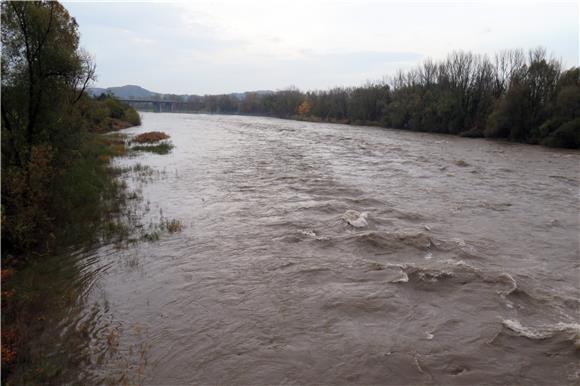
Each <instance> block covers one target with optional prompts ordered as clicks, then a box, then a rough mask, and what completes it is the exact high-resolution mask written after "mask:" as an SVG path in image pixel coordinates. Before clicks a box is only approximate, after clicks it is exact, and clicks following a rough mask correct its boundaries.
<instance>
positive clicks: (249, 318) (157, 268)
mask: <svg viewBox="0 0 580 386" xmlns="http://www.w3.org/2000/svg"><path fill="white" fill-rule="evenodd" d="M151 130H159V131H165V132H167V133H168V134H170V135H171V139H172V141H173V143H174V144H175V145H176V147H175V149H174V150H173V152H172V153H171V154H169V155H156V154H142V155H140V156H137V157H133V158H129V159H124V160H121V161H120V164H122V165H125V166H134V165H136V164H137V163H140V164H142V165H147V166H149V167H151V168H153V170H155V171H156V173H155V174H154V175H152V176H151V178H149V180H148V181H144V180H143V179H135V178H130V177H125V178H126V181H127V183H128V185H129V188H130V189H135V190H138V191H139V192H141V194H142V196H143V200H142V201H141V202H140V203H139V204H138V205H136V209H135V215H136V216H138V217H140V218H141V219H142V222H143V224H145V225H144V226H145V227H147V226H148V224H150V223H155V222H158V221H160V219H161V218H166V219H178V220H180V221H181V222H182V223H183V224H184V225H185V228H184V229H183V231H181V232H177V233H173V234H170V233H167V232H165V233H162V234H161V236H160V239H159V240H158V241H155V242H139V243H136V244H133V245H130V246H129V247H128V248H121V249H119V248H116V247H115V246H113V245H103V246H101V247H99V248H95V249H93V250H90V251H84V252H79V258H78V261H79V264H80V266H81V268H82V278H81V279H82V282H83V283H85V286H84V289H85V290H84V291H83V293H82V294H81V295H80V296H82V297H83V302H82V304H83V306H82V307H80V310H79V311H78V313H75V314H72V313H71V316H70V318H69V319H70V320H67V321H63V322H62V323H61V326H62V328H63V329H67V328H68V329H75V328H77V329H78V328H80V327H79V326H82V328H84V329H86V330H87V331H88V332H87V333H86V334H85V335H86V336H88V337H89V339H88V340H89V343H88V345H87V346H86V347H85V350H86V352H87V353H88V360H85V361H84V362H83V363H82V364H81V365H80V366H79V368H78V369H75V370H74V371H77V372H78V374H77V376H76V377H77V379H79V380H83V382H89V383H91V382H94V383H101V382H111V383H114V382H118V381H123V382H124V381H128V382H130V383H141V384H150V385H157V384H171V385H180V384H237V385H265V384H284V385H294V384H296V385H312V384H329V385H330V384H365V385H379V384H381V385H382V384H384V385H403V384H415V385H418V384H445V385H450V384H463V385H467V384H491V385H495V384H497V385H504V384H558V385H564V384H577V383H578V382H579V379H580V370H579V367H578V359H579V358H580V355H579V351H578V350H579V347H580V325H579V324H578V323H580V317H579V312H580V300H579V299H580V297H579V295H580V293H579V292H580V289H579V280H580V276H579V275H580V261H579V259H580V257H579V217H578V216H579V213H580V212H579V209H580V208H579V206H580V205H579V202H580V191H579V162H580V154H579V153H578V152H575V151H566V150H554V149H547V148H542V147H538V146H529V145H515V144H509V143H498V142H491V141H485V140H472V139H463V138H456V137H451V136H439V135H433V134H421V133H411V132H404V131H396V130H387V129H381V128H371V127H356V126H345V125H334V124H320V123H306V122H298V121H287V120H279V119H270V118H256V117H240V116H210V115H186V114H161V113H159V114H154V113H144V114H143V125H142V126H141V127H138V128H133V129H129V130H126V132H127V133H141V132H145V131H151ZM348 210H354V211H357V212H360V213H363V212H364V213H366V214H367V223H368V225H367V226H364V227H360V228H356V227H352V226H351V225H348V224H347V223H346V222H345V221H344V219H343V217H342V216H343V214H344V213H345V212H346V211H348ZM87 283H88V284H87Z"/></svg>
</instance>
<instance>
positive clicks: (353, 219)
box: [341, 210, 369, 228]
mask: <svg viewBox="0 0 580 386" xmlns="http://www.w3.org/2000/svg"><path fill="white" fill-rule="evenodd" d="M367 217H368V214H367V212H358V211H356V210H347V211H346V212H345V213H344V214H343V215H342V217H341V218H342V219H343V220H344V221H346V222H347V223H348V224H349V225H351V226H353V227H355V228H364V227H366V226H368V225H369V223H368V222H367Z"/></svg>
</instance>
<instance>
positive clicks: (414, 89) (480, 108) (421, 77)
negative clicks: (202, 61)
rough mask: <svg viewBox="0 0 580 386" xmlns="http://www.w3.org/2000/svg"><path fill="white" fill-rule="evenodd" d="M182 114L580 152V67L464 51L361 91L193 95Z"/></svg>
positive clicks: (541, 52)
mask: <svg viewBox="0 0 580 386" xmlns="http://www.w3.org/2000/svg"><path fill="white" fill-rule="evenodd" d="M181 108H182V109H184V110H188V111H197V112H208V113H222V114H223V113H226V114H254V115H267V116H274V117H280V118H299V119H307V120H314V121H326V122H338V123H352V124H362V125H380V126H384V127H390V128H396V129H404V130H412V131H426V132H436V133H445V134H455V135H461V136H468V137H487V138H504V139H508V140H511V141H517V142H527V143H541V144H544V145H547V146H556V147H570V148H579V147H580V67H573V68H570V69H567V70H563V69H562V64H561V62H560V61H558V60H555V59H553V58H550V57H549V56H548V55H547V53H546V50H545V49H543V48H537V49H533V50H530V51H528V52H524V51H523V50H519V49H516V50H505V51H501V52H498V53H497V54H495V55H493V56H492V57H489V56H487V55H478V54H474V53H471V52H463V51H458V52H452V53H451V54H449V55H448V56H447V57H446V58H445V59H444V60H441V61H434V60H431V59H427V60H425V61H424V62H423V63H421V64H420V65H419V66H417V67H416V68H414V69H412V70H408V71H399V72H398V73H397V74H396V75H395V76H393V77H391V78H390V79H386V80H383V81H378V82H367V83H366V84H364V85H362V86H359V87H336V88H333V89H330V90H318V91H309V92H303V91H300V90H298V89H296V88H288V89H285V90H280V91H276V92H270V93H267V92H259V93H252V92H249V93H245V94H243V95H242V96H239V95H237V94H224V95H205V96H190V97H188V98H187V99H186V101H185V103H183V104H181Z"/></svg>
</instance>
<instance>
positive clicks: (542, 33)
mask: <svg viewBox="0 0 580 386" xmlns="http://www.w3.org/2000/svg"><path fill="white" fill-rule="evenodd" d="M64 5H65V7H67V9H68V10H69V12H70V13H71V15H72V16H74V17H75V18H76V19H77V21H78V23H79V25H80V27H79V29H80V32H81V44H82V46H83V47H84V48H85V49H87V50H88V51H89V52H91V53H92V54H93V55H94V57H95V59H96V62H97V73H98V80H97V83H96V86H99V87H109V86H121V85H125V84H137V85H140V86H143V87H145V88H147V89H149V90H152V91H157V92H164V93H176V94H215V93H229V92H238V91H249V90H265V89H268V90H275V89H281V88H285V87H287V86H290V85H294V86H296V87H299V88H301V89H320V88H329V87H333V86H341V85H342V86H350V85H357V84H360V83H363V82H365V81H366V80H376V79H382V78H383V77H384V76H388V75H390V74H393V73H394V71H395V70H396V69H398V68H409V67H412V66H413V65H415V64H417V63H419V62H420V61H421V60H423V59H425V58H427V57H431V58H435V59H439V58H443V57H444V56H445V55H446V54H447V53H448V52H450V51H452V50H458V49H461V50H470V51H473V52H477V53H488V54H491V53H493V52H496V51H498V50H501V49H509V48H524V49H529V48H533V47H536V46H544V47H546V48H547V49H548V51H549V52H551V53H552V54H553V55H554V56H555V57H557V58H560V59H562V61H563V62H564V64H565V65H566V66H573V65H576V66H577V65H578V61H579V59H578V55H579V52H578V51H579V48H578V45H579V30H578V20H579V17H580V15H579V7H578V1H557V0H555V1H533V0H529V1H516V0H513V1H510V0H501V1H425V0H424V1H388V0H385V1H370V0H369V1H367V0H358V1H354V0H352V1H324V0H308V1H301V0H291V1H290V0H285V1H276V0H270V1H241V0H238V1H189V2H182V3H167V2H123V3H119V2H115V3H111V2H65V3H64Z"/></svg>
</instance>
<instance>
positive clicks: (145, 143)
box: [131, 131, 173, 154]
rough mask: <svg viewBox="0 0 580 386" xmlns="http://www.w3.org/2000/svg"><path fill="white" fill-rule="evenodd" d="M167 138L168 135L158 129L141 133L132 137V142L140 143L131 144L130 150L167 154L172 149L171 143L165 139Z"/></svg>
mask: <svg viewBox="0 0 580 386" xmlns="http://www.w3.org/2000/svg"><path fill="white" fill-rule="evenodd" d="M167 139H169V135H167V134H166V133H163V132H160V131H149V132H147V133H142V134H139V135H137V136H135V138H133V139H132V142H137V143H139V144H141V145H136V146H132V147H131V150H134V151H146V152H150V153H156V154H168V153H169V152H170V151H171V150H172V149H173V145H172V144H171V143H170V142H168V141H166V140H167Z"/></svg>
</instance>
